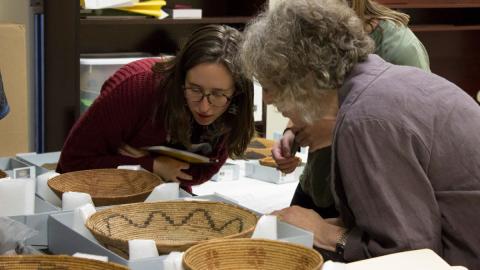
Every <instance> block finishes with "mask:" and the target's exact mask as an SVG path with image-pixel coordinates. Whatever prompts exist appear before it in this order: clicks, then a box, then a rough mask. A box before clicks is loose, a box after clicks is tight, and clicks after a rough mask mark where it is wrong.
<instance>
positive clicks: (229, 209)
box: [85, 201, 257, 258]
mask: <svg viewBox="0 0 480 270" xmlns="http://www.w3.org/2000/svg"><path fill="white" fill-rule="evenodd" d="M256 223H257V216H256V215H255V213H253V212H251V211H249V210H246V209H244V208H241V207H239V206H235V205H231V204H226V203H221V202H207V201H165V202H155V203H135V204H129V205H121V206H115V207H112V208H109V209H105V210H102V211H99V212H97V213H95V214H93V215H92V216H91V217H90V218H89V219H88V220H87V222H86V224H85V225H86V227H87V228H88V229H89V230H90V231H91V232H92V234H93V235H94V236H95V238H96V239H97V240H98V241H99V242H100V243H102V244H103V245H104V246H105V247H107V248H108V249H110V250H112V251H114V252H116V253H117V254H119V255H121V256H123V257H125V258H127V257H128V240H132V239H152V240H154V241H155V242H156V245H157V250H158V252H159V253H169V252H172V251H184V250H186V249H187V248H189V247H191V246H193V245H195V244H198V243H200V242H203V241H206V240H210V239H218V238H241V237H250V236H251V235H252V233H253V230H254V229H255V225H256Z"/></svg>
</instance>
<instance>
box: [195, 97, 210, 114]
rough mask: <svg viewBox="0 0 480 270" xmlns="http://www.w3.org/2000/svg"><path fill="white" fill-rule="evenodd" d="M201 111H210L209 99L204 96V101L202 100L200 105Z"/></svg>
mask: <svg viewBox="0 0 480 270" xmlns="http://www.w3.org/2000/svg"><path fill="white" fill-rule="evenodd" d="M198 106H199V108H200V111H202V112H206V111H208V110H209V109H210V106H211V105H210V102H208V97H207V96H203V98H202V100H200V103H199V104H198Z"/></svg>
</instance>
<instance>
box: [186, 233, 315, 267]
mask: <svg viewBox="0 0 480 270" xmlns="http://www.w3.org/2000/svg"><path fill="white" fill-rule="evenodd" d="M322 264H323V258H322V256H321V255H320V254H319V253H318V252H317V251H315V250H313V249H310V248H306V247H304V246H300V245H297V244H292V243H286V242H280V241H273V240H263V239H228V240H217V241H210V242H205V243H202V244H198V245H196V246H194V247H191V248H189V249H188V250H187V251H186V252H185V253H184V255H183V267H184V268H185V269H186V270H203V269H209V270H224V269H225V270H226V269H229V270H231V269H235V270H241V269H249V270H251V269H262V270H287V269H289V270H317V269H320V267H321V265H322Z"/></svg>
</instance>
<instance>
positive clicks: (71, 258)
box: [0, 254, 129, 270]
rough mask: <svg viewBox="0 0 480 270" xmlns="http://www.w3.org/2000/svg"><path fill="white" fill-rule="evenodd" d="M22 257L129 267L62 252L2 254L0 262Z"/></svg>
mask: <svg viewBox="0 0 480 270" xmlns="http://www.w3.org/2000/svg"><path fill="white" fill-rule="evenodd" d="M24 259H31V260H36V259H37V260H38V262H39V263H40V262H41V261H45V262H50V261H56V260H59V259H61V260H68V261H72V262H74V261H79V262H82V261H83V262H84V263H85V265H84V266H87V265H89V264H91V263H93V264H97V265H99V266H106V265H110V266H112V267H114V268H115V269H125V270H128V269H129V268H128V267H127V266H125V265H122V264H119V263H115V262H111V261H108V262H103V261H99V260H95V259H89V258H82V257H74V256H68V255H62V254H59V255H56V254H53V255H3V256H0V264H1V263H10V262H12V263H13V262H17V261H18V260H24ZM17 263H18V262H17Z"/></svg>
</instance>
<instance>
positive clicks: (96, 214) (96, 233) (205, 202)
mask: <svg viewBox="0 0 480 270" xmlns="http://www.w3.org/2000/svg"><path fill="white" fill-rule="evenodd" d="M166 203H181V204H189V203H200V204H217V205H218V204H219V205H223V206H227V207H232V208H237V209H239V210H242V211H245V212H248V213H249V214H251V215H252V216H253V217H255V219H256V222H255V225H254V226H252V227H251V228H249V229H245V230H244V231H243V232H240V233H235V234H231V235H227V236H224V237H221V238H214V239H230V238H235V237H238V236H240V235H244V234H248V233H250V232H252V231H253V230H255V227H256V224H257V222H258V215H257V214H256V213H255V212H253V211H252V210H250V209H248V208H245V207H242V206H239V205H236V204H230V203H225V202H216V201H187V200H168V201H158V202H139V203H130V204H122V205H116V206H112V207H109V208H107V209H102V210H100V211H97V212H95V213H94V214H92V215H91V216H90V217H89V218H88V219H87V221H86V222H85V227H87V229H88V230H89V231H90V232H91V233H92V234H93V235H94V236H96V235H100V236H102V237H107V238H109V239H111V240H113V241H119V242H123V243H128V241H129V240H125V239H121V238H116V237H111V236H107V235H105V234H103V233H99V232H97V231H94V230H93V226H92V225H91V220H92V218H93V217H94V216H98V215H99V214H101V213H102V212H106V211H110V210H112V208H122V207H129V206H132V207H133V206H135V205H145V204H150V205H151V204H166ZM140 209H141V208H140ZM214 239H209V240H202V241H182V242H180V241H179V242H178V243H175V244H168V243H162V242H158V241H155V245H162V246H165V247H173V248H175V247H181V246H184V245H189V244H195V243H202V242H204V241H212V240H214ZM130 240H132V239H130ZM97 241H98V240H97ZM99 242H100V241H99ZM195 245H197V244H195Z"/></svg>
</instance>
